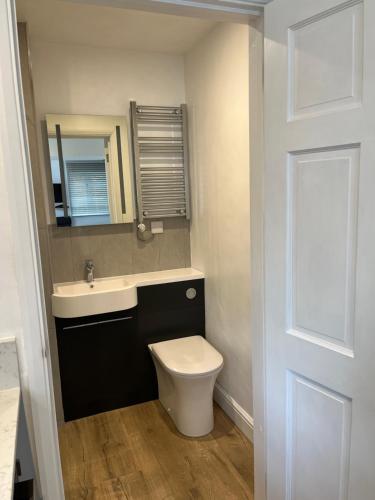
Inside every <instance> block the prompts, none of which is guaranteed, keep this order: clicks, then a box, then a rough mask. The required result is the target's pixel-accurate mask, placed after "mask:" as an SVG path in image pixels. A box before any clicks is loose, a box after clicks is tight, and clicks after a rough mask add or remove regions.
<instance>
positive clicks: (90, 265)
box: [86, 260, 95, 283]
mask: <svg viewBox="0 0 375 500" xmlns="http://www.w3.org/2000/svg"><path fill="white" fill-rule="evenodd" d="M94 269H95V266H94V262H93V261H92V260H86V271H87V278H86V280H87V283H92V282H93V281H94Z"/></svg>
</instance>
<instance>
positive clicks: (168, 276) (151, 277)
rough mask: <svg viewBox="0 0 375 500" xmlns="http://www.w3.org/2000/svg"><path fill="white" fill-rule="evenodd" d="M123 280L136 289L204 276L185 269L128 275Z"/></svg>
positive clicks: (198, 272)
mask: <svg viewBox="0 0 375 500" xmlns="http://www.w3.org/2000/svg"><path fill="white" fill-rule="evenodd" d="M124 278H125V279H126V281H129V282H130V283H134V284H135V286H136V287H140V286H149V285H163V284H165V283H177V282H179V281H189V280H198V279H202V278H204V274H203V273H202V272H201V271H198V270H197V269H194V268H192V267H185V268H181V269H168V270H166V271H154V272H151V273H140V274H129V275H127V276H124Z"/></svg>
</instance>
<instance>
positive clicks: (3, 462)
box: [0, 387, 20, 500]
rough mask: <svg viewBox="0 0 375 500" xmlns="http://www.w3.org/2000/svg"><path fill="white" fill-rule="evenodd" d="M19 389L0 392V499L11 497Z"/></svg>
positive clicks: (5, 499) (7, 499) (4, 499)
mask: <svg viewBox="0 0 375 500" xmlns="http://www.w3.org/2000/svg"><path fill="white" fill-rule="evenodd" d="M19 403H20V388H19V387H14V388H13V389H4V390H2V391H0V498H1V500H10V499H11V498H12V495H13V482H14V464H15V451H16V442H17V427H18V412H19Z"/></svg>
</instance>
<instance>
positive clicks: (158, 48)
mask: <svg viewBox="0 0 375 500" xmlns="http://www.w3.org/2000/svg"><path fill="white" fill-rule="evenodd" d="M16 5H17V18H18V20H19V21H25V22H27V24H28V29H29V35H30V38H31V40H35V41H46V42H55V43H71V44H80V45H89V46H95V47H112V48H119V49H120V48H121V49H128V50H141V51H154V52H166V53H173V54H183V53H184V52H186V51H188V50H189V49H190V48H191V47H192V46H193V45H194V44H195V43H196V42H197V41H198V40H199V39H200V38H201V37H203V36H204V35H205V33H207V32H208V31H209V30H211V29H212V27H213V26H214V24H215V23H214V22H213V21H212V20H208V19H200V18H196V17H195V18H191V17H182V16H181V17H180V16H173V15H167V14H156V13H150V12H145V11H136V10H126V9H119V8H113V7H103V6H98V5H85V4H80V3H69V2H64V1H61V0H32V1H31V0H16Z"/></svg>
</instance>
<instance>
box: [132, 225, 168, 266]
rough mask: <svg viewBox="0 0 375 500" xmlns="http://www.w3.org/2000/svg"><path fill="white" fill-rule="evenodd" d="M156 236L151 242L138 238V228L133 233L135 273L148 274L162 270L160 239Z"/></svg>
mask: <svg viewBox="0 0 375 500" xmlns="http://www.w3.org/2000/svg"><path fill="white" fill-rule="evenodd" d="M163 236H164V235H155V237H154V238H152V239H151V240H149V241H141V240H139V239H138V238H137V232H136V228H134V232H133V273H134V274H136V273H146V272H152V271H158V270H159V269H160V264H159V263H160V237H163Z"/></svg>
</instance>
